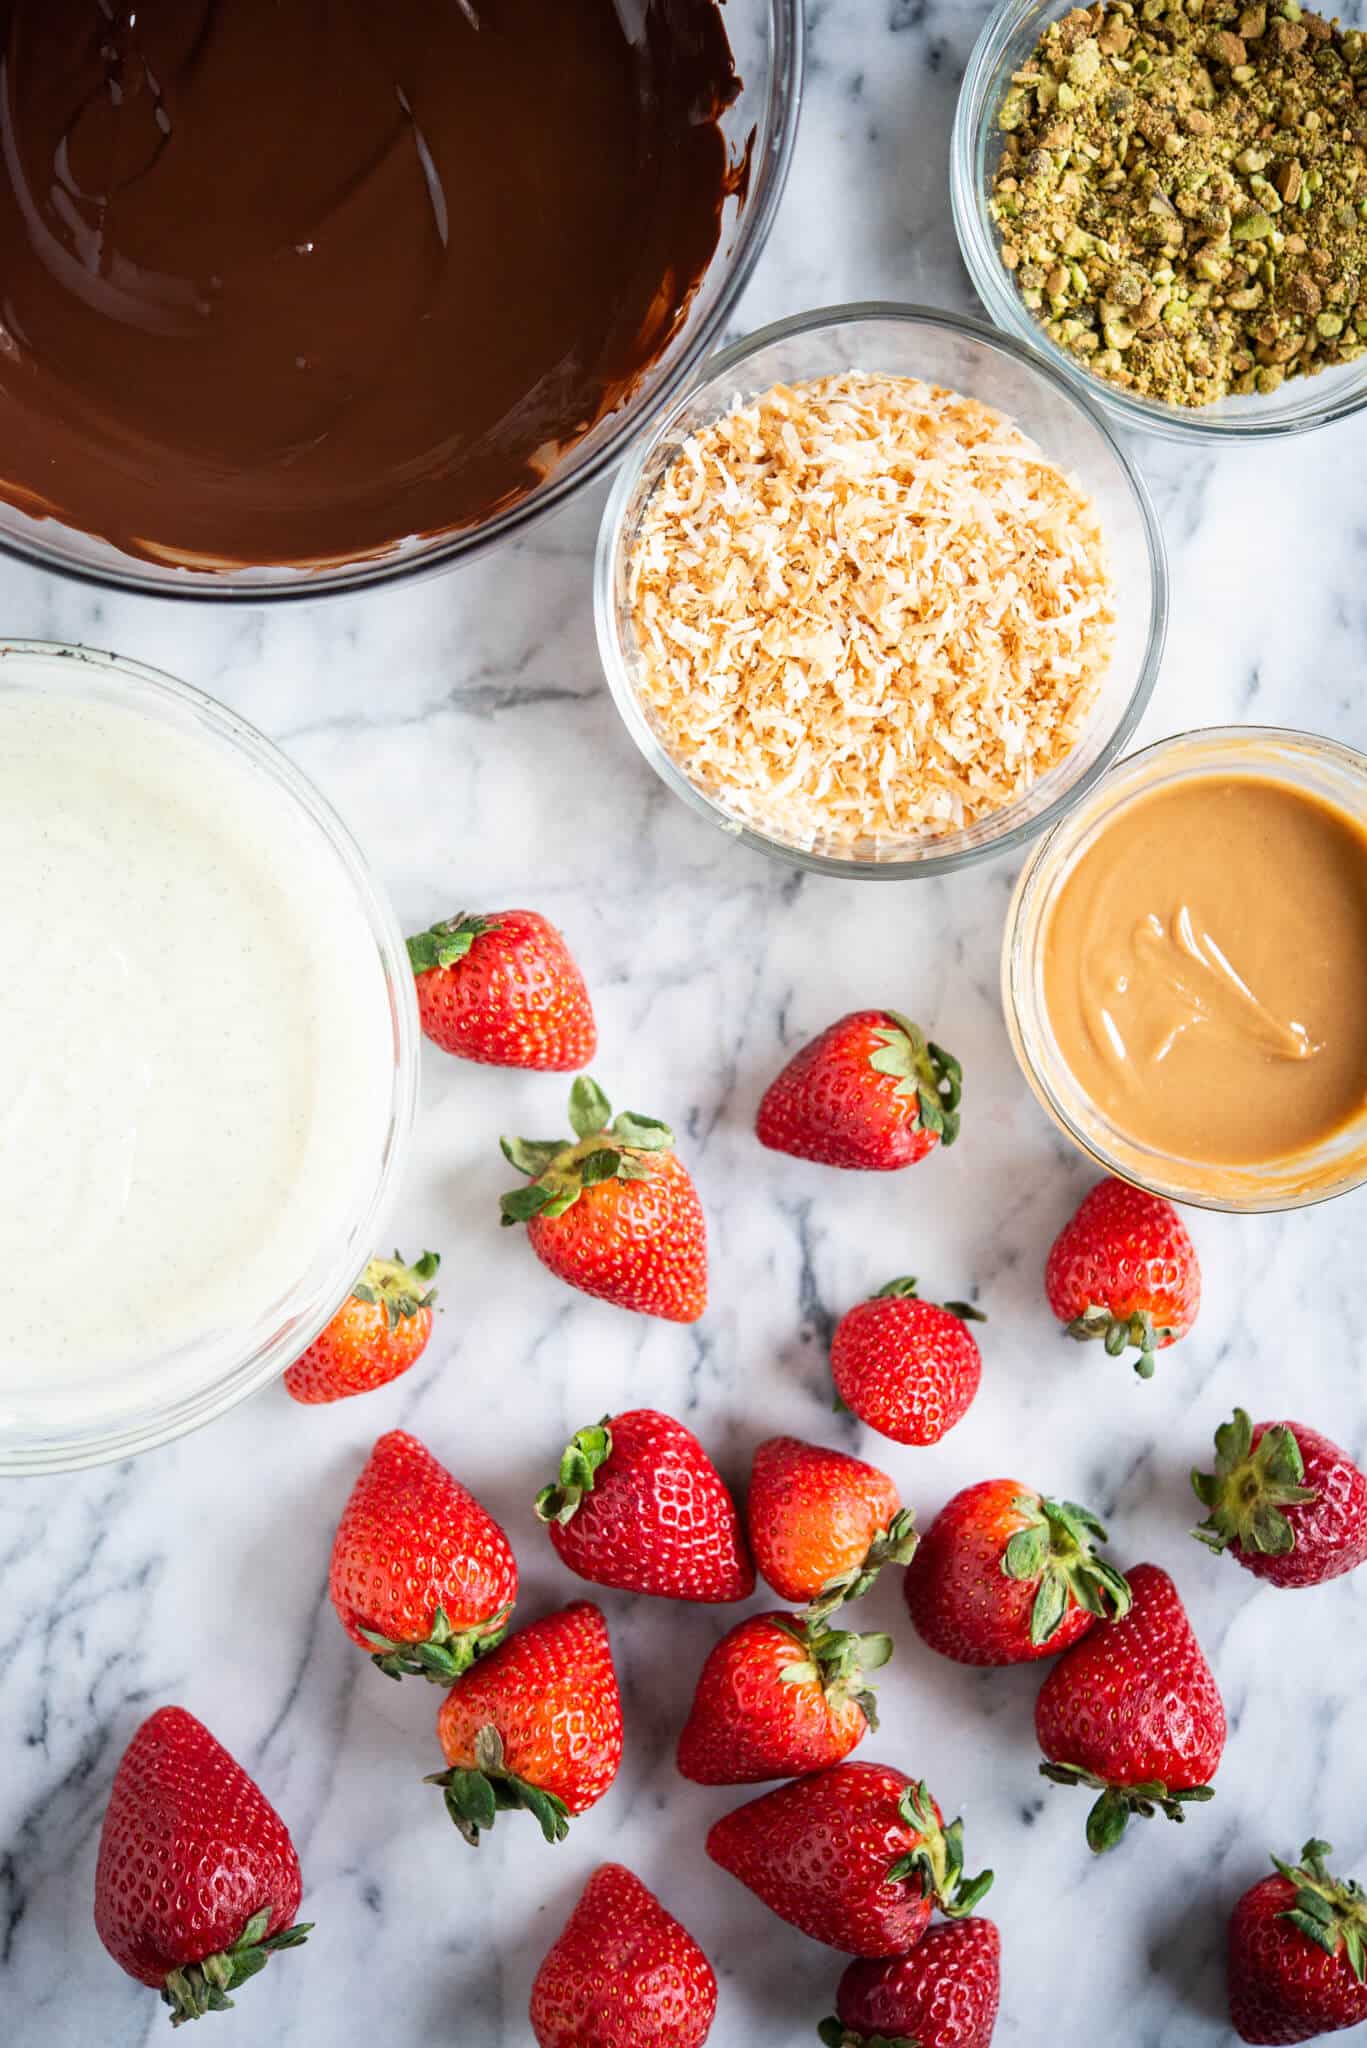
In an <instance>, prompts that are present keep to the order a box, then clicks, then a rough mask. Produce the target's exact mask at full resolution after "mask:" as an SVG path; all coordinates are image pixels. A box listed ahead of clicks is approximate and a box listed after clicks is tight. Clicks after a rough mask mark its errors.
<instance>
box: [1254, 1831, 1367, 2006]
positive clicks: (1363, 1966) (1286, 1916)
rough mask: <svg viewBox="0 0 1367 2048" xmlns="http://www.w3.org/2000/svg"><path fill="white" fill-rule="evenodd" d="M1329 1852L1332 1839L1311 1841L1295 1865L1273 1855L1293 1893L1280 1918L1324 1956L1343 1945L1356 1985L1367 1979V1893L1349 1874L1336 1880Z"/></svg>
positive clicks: (1331, 1953) (1336, 1950) (1331, 1853)
mask: <svg viewBox="0 0 1367 2048" xmlns="http://www.w3.org/2000/svg"><path fill="white" fill-rule="evenodd" d="M1333 1853H1334V1848H1333V1843H1332V1842H1321V1841H1318V1840H1312V1841H1309V1842H1307V1843H1306V1845H1305V1847H1304V1848H1303V1849H1302V1850H1301V1860H1300V1862H1299V1864H1288V1863H1283V1862H1282V1861H1281V1860H1280V1858H1279V1857H1276V1856H1274V1857H1273V1858H1272V1861H1273V1863H1274V1864H1275V1865H1276V1867H1277V1869H1278V1870H1279V1871H1280V1873H1281V1875H1282V1876H1283V1877H1284V1878H1285V1879H1286V1881H1287V1883H1288V1884H1290V1885H1294V1887H1295V1891H1296V1899H1295V1904H1294V1905H1292V1906H1288V1907H1287V1909H1286V1911H1285V1912H1284V1913H1282V1914H1280V1915H1279V1918H1281V1919H1283V1920H1289V1921H1290V1922H1291V1925H1292V1926H1293V1927H1295V1928H1298V1929H1299V1931H1300V1932H1301V1933H1302V1934H1303V1935H1305V1937H1306V1939H1307V1940H1309V1941H1313V1942H1314V1943H1315V1945H1316V1947H1318V1948H1322V1949H1323V1950H1324V1952H1325V1954H1326V1955H1329V1956H1336V1955H1337V1954H1338V1952H1339V1949H1340V1948H1342V1949H1343V1951H1344V1953H1345V1955H1346V1956H1347V1958H1348V1967H1349V1968H1350V1969H1351V1971H1352V1973H1353V1976H1354V1977H1355V1978H1356V1980H1357V1982H1358V1983H1359V1984H1361V1983H1363V1982H1365V1981H1367V1896H1365V1895H1364V1893H1363V1890H1362V1887H1361V1885H1359V1884H1358V1883H1357V1882H1356V1881H1355V1880H1354V1879H1353V1878H1345V1879H1344V1880H1343V1881H1342V1882H1340V1880H1339V1879H1337V1878H1335V1877H1332V1876H1331V1875H1330V1873H1329V1866H1328V1861H1327V1859H1328V1858H1329V1857H1330V1856H1332V1855H1333Z"/></svg>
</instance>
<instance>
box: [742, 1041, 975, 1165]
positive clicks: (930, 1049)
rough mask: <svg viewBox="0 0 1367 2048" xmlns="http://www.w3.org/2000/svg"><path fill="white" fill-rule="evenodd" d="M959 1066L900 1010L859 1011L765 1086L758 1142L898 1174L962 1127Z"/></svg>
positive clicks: (821, 1161)
mask: <svg viewBox="0 0 1367 2048" xmlns="http://www.w3.org/2000/svg"><path fill="white" fill-rule="evenodd" d="M962 1089H963V1071H962V1069H961V1068H960V1066H959V1062H958V1061H957V1060H956V1059H954V1058H953V1057H952V1056H951V1055H950V1054H949V1053H947V1052H945V1051H944V1050H943V1048H942V1047H940V1046H938V1045H932V1044H931V1043H930V1042H929V1041H928V1040H927V1038H926V1036H925V1034H924V1032H922V1030H921V1029H920V1027H919V1026H918V1025H916V1024H912V1023H910V1022H908V1020H907V1019H906V1018H905V1017H903V1016H900V1015H899V1014H898V1012H897V1011H896V1010H855V1011H853V1012H852V1013H851V1015H849V1016H848V1017H842V1018H841V1019H840V1020H839V1022H838V1023H835V1024H832V1025H831V1026H830V1027H829V1029H827V1030H825V1031H823V1032H822V1034H821V1036H820V1037H819V1038H814V1039H813V1040H812V1042H811V1044H810V1045H805V1046H804V1047H803V1048H802V1050H801V1052H799V1053H796V1054H795V1055H794V1057H793V1058H792V1059H790V1060H789V1062H788V1064H787V1066H786V1067H785V1068H784V1069H783V1072H782V1073H781V1074H780V1075H779V1076H778V1079H777V1080H776V1081H772V1082H771V1083H770V1085H769V1087H768V1088H767V1089H766V1090H765V1093H764V1099H763V1101H762V1102H761V1103H760V1106H759V1114H758V1116H757V1117H756V1118H755V1134H756V1136H757V1137H758V1139H759V1141H760V1143H761V1145H767V1146H769V1148H770V1150H771V1151H774V1152H790V1153H791V1154H792V1155H793V1157H794V1158H795V1159H815V1160H816V1161H817V1163H818V1164H819V1165H821V1166H847V1167H862V1168H863V1169H865V1170H866V1171H869V1172H873V1173H892V1172H895V1171H896V1170H897V1169H898V1168H899V1167H903V1166H914V1165H915V1164H916V1162H917V1160H918V1159H924V1158H925V1156H926V1154H927V1152H929V1151H931V1150H932V1149H933V1148H934V1147H935V1146H936V1145H938V1144H941V1143H943V1144H945V1145H952V1144H953V1143H954V1140H955V1139H956V1138H957V1137H958V1135H959V1097H960V1095H961V1093H962Z"/></svg>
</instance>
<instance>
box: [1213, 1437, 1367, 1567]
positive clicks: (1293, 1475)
mask: <svg viewBox="0 0 1367 2048" xmlns="http://www.w3.org/2000/svg"><path fill="white" fill-rule="evenodd" d="M1191 1483H1192V1485H1193V1486H1194V1487H1195V1489H1196V1497H1197V1499H1198V1500H1199V1501H1200V1502H1201V1504H1202V1505H1203V1506H1204V1507H1207V1508H1209V1509H1210V1514H1209V1516H1208V1517H1207V1519H1206V1520H1205V1521H1204V1522H1202V1524H1201V1526H1200V1528H1199V1529H1194V1530H1193V1531H1192V1534H1193V1535H1194V1536H1197V1537H1199V1539H1200V1540H1201V1542H1202V1543H1207V1544H1209V1546H1210V1548H1211V1549H1212V1550H1228V1551H1230V1553H1231V1554H1232V1555H1233V1556H1234V1557H1236V1558H1237V1559H1238V1561H1239V1563H1240V1564H1241V1565H1243V1566H1244V1567H1245V1568H1246V1569H1247V1570H1248V1571H1251V1572H1255V1573H1256V1574H1257V1576H1258V1577H1259V1578H1260V1579H1270V1580H1271V1582H1272V1584H1273V1585H1274V1586H1320V1585H1323V1584H1324V1582H1325V1580H1326V1579H1337V1578H1341V1577H1342V1575H1343V1573H1344V1572H1352V1571H1356V1570H1357V1568H1358V1566H1359V1565H1360V1564H1361V1563H1362V1562H1363V1560H1364V1558H1367V1475H1364V1474H1363V1473H1361V1472H1360V1471H1359V1470H1358V1468H1357V1466H1356V1465H1355V1464H1354V1463H1353V1461H1352V1459H1351V1458H1350V1457H1349V1456H1348V1454H1347V1452H1346V1451H1341V1450H1340V1449H1339V1447H1338V1445H1337V1444H1331V1443H1330V1441H1329V1439H1328V1437H1327V1436H1321V1435H1320V1433H1319V1431H1318V1430H1316V1429H1308V1428H1307V1427H1306V1425H1305V1424H1304V1423H1303V1422H1260V1423H1259V1424H1258V1426H1257V1428H1256V1429H1255V1428H1254V1426H1253V1424H1252V1423H1251V1422H1250V1421H1249V1419H1248V1415H1247V1413H1246V1412H1245V1410H1244V1409H1242V1408H1236V1409H1235V1411H1234V1420H1233V1422H1226V1423H1225V1424H1224V1425H1223V1426H1222V1427H1221V1428H1220V1429H1217V1430H1216V1432H1215V1470H1214V1472H1193V1473H1192V1475H1191Z"/></svg>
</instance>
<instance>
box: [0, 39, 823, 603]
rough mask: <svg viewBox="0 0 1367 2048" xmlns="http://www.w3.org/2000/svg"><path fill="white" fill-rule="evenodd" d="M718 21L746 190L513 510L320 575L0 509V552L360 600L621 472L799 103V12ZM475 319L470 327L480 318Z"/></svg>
mask: <svg viewBox="0 0 1367 2048" xmlns="http://www.w3.org/2000/svg"><path fill="white" fill-rule="evenodd" d="M724 12H725V19H726V29H727V33H728V35H729V37H730V41H731V48H732V51H733V52H734V55H735V60H736V70H737V73H738V75H739V77H740V79H741V91H740V93H739V95H738V97H737V98H736V100H735V101H734V103H733V104H732V105H731V106H730V107H729V108H728V109H727V112H726V114H725V116H724V118H723V121H722V124H721V125H722V128H723V132H724V133H725V136H726V139H727V143H728V147H729V152H730V155H731V158H732V160H733V161H734V162H737V163H739V162H740V161H741V159H742V158H743V157H744V155H745V153H746V150H747V148H748V150H749V174H748V177H747V179H746V181H745V185H744V190H743V192H742V194H741V196H740V198H739V200H738V201H737V202H736V203H728V206H727V209H726V214H725V218H724V221H723V224H722V233H721V239H720V241H719V243H718V246H717V249H716V251H715V253H714V255H713V258H712V262H711V264H710V266H709V268H708V270H707V273H706V275H705V277H704V278H703V281H702V283H701V285H700V286H699V288H698V290H697V292H696V294H695V295H694V298H693V301H692V303H691V305H690V306H689V308H688V312H687V315H686V317H685V319H684V320H683V321H682V322H681V323H680V326H679V329H678V331H677V332H676V333H675V335H674V336H673V338H672V340H671V341H670V344H669V346H668V348H667V349H666V350H665V351H664V353H663V354H662V355H661V356H660V357H659V358H658V359H657V360H656V361H655V362H654V363H653V364H652V365H651V368H650V369H649V371H648V372H647V373H646V375H645V376H643V377H642V378H641V379H640V381H639V383H638V384H637V385H636V388H635V390H634V391H633V392H632V394H631V397H630V398H629V400H628V401H627V403H626V404H624V405H622V406H620V407H619V408H618V409H617V411H615V412H613V413H610V414H609V415H608V416H607V417H606V418H604V419H602V420H600V421H599V422H598V424H597V425H596V426H595V427H594V429H593V431H592V432H591V433H589V434H586V435H585V437H584V439H583V440H582V441H580V442H579V443H577V445H576V446H575V447H574V448H573V449H572V450H571V452H570V453H569V454H568V455H567V456H566V457H565V459H564V461H563V462H561V463H560V464H559V465H558V466H557V467H556V469H555V470H554V471H553V472H552V473H551V475H550V476H549V477H548V478H547V479H546V481H545V482H544V483H542V484H540V485H538V486H537V488H536V489H535V490H533V491H530V492H528V494H527V495H526V496H525V497H523V498H520V499H519V500H518V501H517V503H516V504H515V505H511V506H509V507H508V508H507V510H505V511H503V512H500V513H498V514H496V515H495V516H494V517H492V518H490V519H486V520H483V521H480V522H479V523H477V524H476V525H473V526H468V527H464V528H461V529H460V530H458V531H456V532H451V533H446V534H437V535H434V536H431V537H428V538H423V539H413V540H410V541H406V542H404V543H403V544H402V545H401V546H399V547H398V548H395V549H393V550H391V551H390V552H388V553H386V554H383V555H378V556H374V557H370V558H367V559H365V560H363V561H357V562H351V563H342V564H337V565H328V566H327V567H322V568H317V569H291V568H280V567H273V568H235V569H230V570H217V571H213V570H193V569H182V568H175V567H172V566H170V565H169V564H166V565H163V564H159V563H156V562H146V561H142V560H140V559H134V558H133V557H132V556H130V555H126V554H124V553H122V552H121V550H119V549H117V548H114V547H111V546H110V545H109V544H108V543H107V542H104V541H100V540H96V539H93V538H92V537H91V536H90V535H88V534H83V533H80V532H78V531H76V530H75V529H73V528H69V527H66V526H64V525H62V524H61V523H60V522H59V521H57V520H52V519H34V518H30V517H29V516H28V515H27V514H26V513H23V512H20V511H19V510H17V509H16V508H15V507H14V506H12V505H10V504H8V503H5V502H3V501H0V551H3V552H7V553H9V554H12V555H16V556H18V557H19V558H20V559H21V560H23V561H26V562H31V563H33V564H35V565H36V566H37V567H38V568H41V569H53V570H57V571H58V572H60V573H61V574H64V575H67V576H74V577H77V578H79V579H81V580H83V581H85V582H89V583H98V584H105V585H108V586H111V587H112V588H114V589H118V590H124V591H132V592H135V593H141V594H143V595H149V596H155V597H185V598H201V599H209V600H214V599H219V600H237V601H238V602H241V603H245V604H261V603H263V602H267V601H270V600H273V599H280V598H309V597H322V596H327V595H330V594H332V593H335V592H342V591H350V590H362V589H365V588H368V587H369V586H371V585H373V584H379V583H388V582H391V581H396V580H397V579H398V578H400V577H407V576H417V575H421V574H422V573H424V572H425V571H430V570H434V569H440V568H445V567H448V566H450V565H451V564H452V563H455V562H458V561H462V560H464V559H466V558H467V557H469V556H471V555H474V554H477V553H479V552H480V551H481V550H482V549H484V548H487V547H489V546H490V545H491V544H492V543H493V542H494V541H496V540H500V539H502V537H503V536H504V535H505V534H510V533H514V532H516V531H517V530H518V529H519V528H520V527H522V526H525V525H526V524H527V522H528V521H529V520H532V519H535V518H537V517H538V515H539V514H541V513H543V512H549V511H550V510H551V509H552V507H554V506H556V505H559V504H562V503H563V502H564V500H565V499H566V498H567V497H569V496H570V494H571V493H572V492H574V491H577V490H578V489H580V488H581V486H583V485H584V484H587V483H588V482H590V481H591V480H592V479H593V478H594V477H596V476H598V475H600V474H601V473H602V471H603V470H604V469H606V468H608V467H609V465H610V464H612V463H613V462H615V461H616V460H617V458H618V456H619V455H620V454H621V453H622V450H623V449H624V448H625V447H626V445H627V443H628V442H629V441H630V439H631V437H632V435H633V434H634V433H635V432H636V431H637V430H638V428H639V427H640V426H641V425H642V423H643V422H644V421H645V420H647V419H649V417H650V416H651V414H652V413H653V412H655V411H656V409H657V408H658V407H660V406H662V405H664V404H666V403H667V402H668V400H669V399H670V398H671V397H672V396H673V394H674V392H675V391H676V390H677V389H678V387H679V386H680V384H681V383H682V382H683V381H684V379H685V378H686V377H687V376H688V375H689V373H690V371H691V370H692V369H693V368H694V366H695V365H696V364H697V363H698V362H699V361H701V359H702V358H703V356H704V355H705V354H706V353H707V352H708V350H709V349H711V348H712V347H713V346H714V345H715V343H716V341H717V338H718V336H719V335H720V333H721V331H722V329H723V326H724V325H725V322H726V319H727V316H728V314H729V313H730V311H731V308H732V307H733V306H734V304H735V302H736V299H737V297H738V296H739V294H740V292H741V291H742V290H743V288H744V286H745V285H746V283H747V282H748V280H749V278H750V274H751V272H752V271H753V269H754V267H755V264H756V262H757V260H758V258H759V254H760V251H761V249H762V248H763V247H764V243H765V239H766V237H767V236H768V233H769V229H770V227H771V226H772V224H773V219H774V213H775V210H776V208H777V206H778V202H779V198H780V196H781V194H782V191H783V185H784V180H785V179H786V177H787V173H788V164H789V160H790V158H791V156H792V151H793V143H794V140H795V138H796V135H797V123H798V113H799V109H800V106H801V99H802V62H803V48H804V28H803V0H726V4H725V9H724ZM472 317H478V311H477V309H476V310H475V313H474V314H473V315H472Z"/></svg>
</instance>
